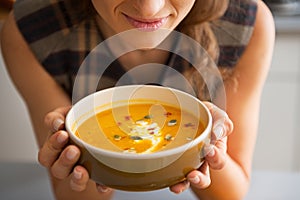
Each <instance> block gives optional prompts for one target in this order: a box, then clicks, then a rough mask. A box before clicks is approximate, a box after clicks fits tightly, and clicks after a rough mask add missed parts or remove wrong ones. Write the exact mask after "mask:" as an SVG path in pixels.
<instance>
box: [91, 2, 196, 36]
mask: <svg viewBox="0 0 300 200" xmlns="http://www.w3.org/2000/svg"><path fill="white" fill-rule="evenodd" d="M195 1H196V0H184V1H183V0H92V3H93V5H94V7H95V9H96V10H97V12H98V14H99V15H100V18H101V20H102V21H101V23H100V27H101V30H102V31H103V34H104V35H105V36H106V37H109V36H112V35H115V34H117V33H121V32H123V31H126V30H130V29H139V30H140V31H145V32H151V31H155V30H158V29H169V30H174V29H175V28H176V26H177V25H178V24H179V23H180V22H181V21H182V20H183V19H184V18H185V16H186V15H187V14H188V13H189V12H190V10H191V9H192V7H193V5H194V3H195Z"/></svg>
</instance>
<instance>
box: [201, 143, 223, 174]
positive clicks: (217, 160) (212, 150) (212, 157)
mask: <svg viewBox="0 0 300 200" xmlns="http://www.w3.org/2000/svg"><path fill="white" fill-rule="evenodd" d="M216 145H218V146H214V145H210V146H209V147H207V148H205V149H206V151H208V153H207V155H206V157H205V160H206V161H207V162H208V164H209V167H210V168H212V169H214V170H220V169H222V168H223V167H224V166H225V164H226V160H227V159H226V150H225V149H226V144H225V143H224V142H223V141H218V142H217V144H216Z"/></svg>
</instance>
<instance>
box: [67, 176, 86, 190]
mask: <svg viewBox="0 0 300 200" xmlns="http://www.w3.org/2000/svg"><path fill="white" fill-rule="evenodd" d="M70 186H71V189H72V190H74V191H77V192H82V191H84V190H85V188H86V186H85V184H81V183H79V182H77V181H75V180H73V179H71V181H70Z"/></svg>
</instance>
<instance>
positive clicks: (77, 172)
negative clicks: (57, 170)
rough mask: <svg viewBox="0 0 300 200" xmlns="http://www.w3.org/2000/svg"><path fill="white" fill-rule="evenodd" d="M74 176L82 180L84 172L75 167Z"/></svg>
mask: <svg viewBox="0 0 300 200" xmlns="http://www.w3.org/2000/svg"><path fill="white" fill-rule="evenodd" d="M74 178H76V179H77V180H80V179H81V178H82V173H81V172H80V171H78V170H76V169H74Z"/></svg>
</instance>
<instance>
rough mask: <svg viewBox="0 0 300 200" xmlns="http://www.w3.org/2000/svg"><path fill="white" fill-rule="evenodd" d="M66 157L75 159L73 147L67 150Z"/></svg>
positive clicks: (75, 152) (75, 154) (75, 153)
mask: <svg viewBox="0 0 300 200" xmlns="http://www.w3.org/2000/svg"><path fill="white" fill-rule="evenodd" d="M66 156H67V158H68V159H69V160H74V159H75V157H76V156H77V151H75V150H74V149H69V150H68V151H67V155H66Z"/></svg>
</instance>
